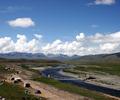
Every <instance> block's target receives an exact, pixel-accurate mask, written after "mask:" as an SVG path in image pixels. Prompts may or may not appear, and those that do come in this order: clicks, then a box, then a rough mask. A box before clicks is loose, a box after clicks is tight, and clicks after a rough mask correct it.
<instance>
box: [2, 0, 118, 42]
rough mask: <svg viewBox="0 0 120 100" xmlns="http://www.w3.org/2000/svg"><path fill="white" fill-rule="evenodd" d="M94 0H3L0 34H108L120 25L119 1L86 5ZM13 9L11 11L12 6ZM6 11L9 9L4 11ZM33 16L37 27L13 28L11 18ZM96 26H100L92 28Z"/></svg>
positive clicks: (53, 36)
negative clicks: (10, 22) (108, 3)
mask: <svg viewBox="0 0 120 100" xmlns="http://www.w3.org/2000/svg"><path fill="white" fill-rule="evenodd" d="M93 1H94V0H11V1H9V0H1V1H0V35H1V36H6V35H7V36H11V37H13V38H14V39H15V36H16V34H18V33H24V34H26V35H27V36H29V38H31V36H32V34H34V33H41V34H43V35H44V37H45V38H46V40H47V41H52V40H54V39H56V38H60V39H63V40H64V39H65V40H71V39H72V38H73V37H74V36H75V35H76V34H78V33H79V32H84V33H85V34H95V33H96V32H102V33H109V32H115V31H118V30H119V28H120V23H119V22H120V13H119V10H120V1H119V0H116V4H113V5H93V6H87V4H88V3H90V2H93ZM10 7H11V8H12V9H11V10H9V8H10ZM5 10H6V11H5ZM21 17H30V18H31V19H32V20H33V21H35V24H36V25H35V26H34V27H29V28H13V27H10V26H9V25H7V23H6V22H7V21H8V20H13V19H16V18H21ZM92 25H97V27H92Z"/></svg>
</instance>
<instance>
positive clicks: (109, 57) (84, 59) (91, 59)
mask: <svg viewBox="0 0 120 100" xmlns="http://www.w3.org/2000/svg"><path fill="white" fill-rule="evenodd" d="M71 62H74V63H75V62H76V63H90V64H92V63H115V64H120V52H118V53H112V54H98V55H87V56H81V57H79V58H75V59H72V60H71Z"/></svg>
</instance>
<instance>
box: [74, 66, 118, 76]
mask: <svg viewBox="0 0 120 100" xmlns="http://www.w3.org/2000/svg"><path fill="white" fill-rule="evenodd" d="M85 66H87V67H84V66H82V65H77V66H76V67H75V68H74V69H75V70H79V71H88V72H89V71H91V72H93V71H101V72H106V73H109V74H111V75H118V76H120V65H104V64H103V65H85ZM96 66H98V67H96Z"/></svg>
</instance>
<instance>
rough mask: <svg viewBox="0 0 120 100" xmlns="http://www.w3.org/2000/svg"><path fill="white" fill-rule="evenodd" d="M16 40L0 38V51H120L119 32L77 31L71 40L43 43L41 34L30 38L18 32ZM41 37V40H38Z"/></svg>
mask: <svg viewBox="0 0 120 100" xmlns="http://www.w3.org/2000/svg"><path fill="white" fill-rule="evenodd" d="M16 37H17V40H16V41H13V40H12V38H11V37H1V38H0V52H14V51H17V52H32V53H45V54H48V53H52V54H67V55H75V54H76V55H88V54H101V53H113V52H118V51H120V32H115V33H109V34H102V33H96V34H94V35H85V33H79V34H78V35H77V36H75V38H74V40H73V41H62V40H60V39H57V40H55V41H53V42H51V43H43V39H42V35H40V34H34V37H33V38H32V39H31V40H28V38H27V37H26V36H25V35H24V34H18V35H17V36H16ZM41 39H42V41H40V40H41Z"/></svg>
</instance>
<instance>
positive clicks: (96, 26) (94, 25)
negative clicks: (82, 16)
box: [91, 24, 99, 28]
mask: <svg viewBox="0 0 120 100" xmlns="http://www.w3.org/2000/svg"><path fill="white" fill-rule="evenodd" d="M91 27H92V28H98V27H99V26H98V25H96V24H92V25H91Z"/></svg>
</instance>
